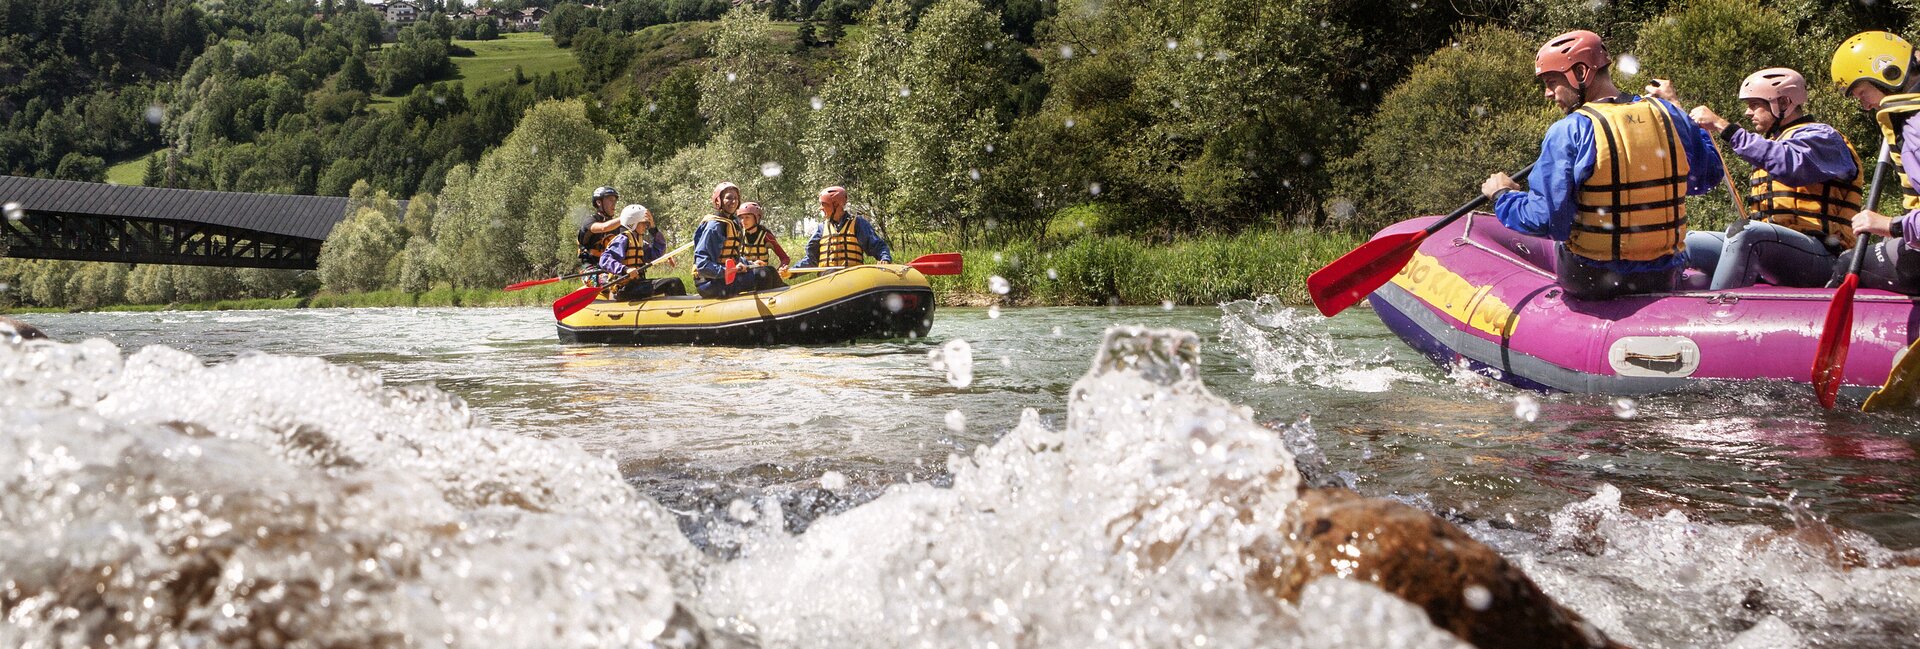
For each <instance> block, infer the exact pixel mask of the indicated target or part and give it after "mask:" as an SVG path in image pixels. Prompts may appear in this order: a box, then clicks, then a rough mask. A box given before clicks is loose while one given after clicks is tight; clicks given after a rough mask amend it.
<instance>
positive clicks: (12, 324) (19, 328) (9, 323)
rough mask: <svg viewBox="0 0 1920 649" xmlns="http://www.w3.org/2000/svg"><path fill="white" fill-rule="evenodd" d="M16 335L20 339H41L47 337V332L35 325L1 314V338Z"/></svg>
mask: <svg viewBox="0 0 1920 649" xmlns="http://www.w3.org/2000/svg"><path fill="white" fill-rule="evenodd" d="M16 337H17V338H19V339H20V340H39V339H42V338H46V337H47V334H45V333H42V332H41V331H40V330H39V329H36V328H34V326H33V325H30V324H27V323H25V322H21V321H19V320H15V319H13V318H9V317H6V316H3V315H0V339H5V338H16Z"/></svg>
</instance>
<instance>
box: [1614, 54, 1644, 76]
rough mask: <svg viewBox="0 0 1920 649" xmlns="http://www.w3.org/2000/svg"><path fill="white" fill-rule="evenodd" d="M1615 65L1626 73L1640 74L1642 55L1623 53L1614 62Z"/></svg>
mask: <svg viewBox="0 0 1920 649" xmlns="http://www.w3.org/2000/svg"><path fill="white" fill-rule="evenodd" d="M1613 67H1616V68H1620V71H1621V72H1623V73H1626V74H1640V57H1637V56H1634V55H1632V54H1622V55H1620V58H1619V59H1616V60H1615V61H1614V62H1613Z"/></svg>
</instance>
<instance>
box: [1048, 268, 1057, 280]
mask: <svg viewBox="0 0 1920 649" xmlns="http://www.w3.org/2000/svg"><path fill="white" fill-rule="evenodd" d="M1047 279H1052V280H1057V279H1060V271H1057V270H1054V269H1052V268H1048V269H1047Z"/></svg>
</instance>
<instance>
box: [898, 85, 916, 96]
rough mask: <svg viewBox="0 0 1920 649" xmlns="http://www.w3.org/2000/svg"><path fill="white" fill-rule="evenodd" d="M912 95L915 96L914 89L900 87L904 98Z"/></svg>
mask: <svg viewBox="0 0 1920 649" xmlns="http://www.w3.org/2000/svg"><path fill="white" fill-rule="evenodd" d="M912 94H913V89H912V88H908V87H906V86H900V96H902V97H906V96H909V95H912Z"/></svg>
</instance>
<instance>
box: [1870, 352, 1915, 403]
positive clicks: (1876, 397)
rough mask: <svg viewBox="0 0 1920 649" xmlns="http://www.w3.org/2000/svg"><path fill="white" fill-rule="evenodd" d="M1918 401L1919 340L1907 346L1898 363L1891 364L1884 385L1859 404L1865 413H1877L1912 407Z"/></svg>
mask: <svg viewBox="0 0 1920 649" xmlns="http://www.w3.org/2000/svg"><path fill="white" fill-rule="evenodd" d="M1916 401H1920V340H1916V341H1913V344H1912V345H1908V346H1907V351H1905V352H1902V353H1901V354H1900V362H1898V363H1894V364H1893V371H1891V372H1888V373H1887V383H1886V385H1882V386H1880V389H1878V390H1874V391H1873V394H1870V395H1867V402H1866V403H1863V404H1860V409H1861V410H1862V411H1865V412H1878V411H1881V410H1891V409H1894V408H1903V407H1909V406H1912V405H1913V404H1914V403H1915V402H1916Z"/></svg>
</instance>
